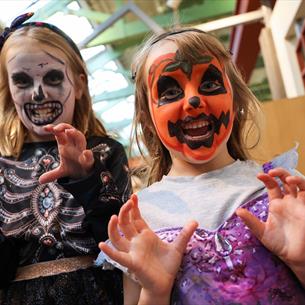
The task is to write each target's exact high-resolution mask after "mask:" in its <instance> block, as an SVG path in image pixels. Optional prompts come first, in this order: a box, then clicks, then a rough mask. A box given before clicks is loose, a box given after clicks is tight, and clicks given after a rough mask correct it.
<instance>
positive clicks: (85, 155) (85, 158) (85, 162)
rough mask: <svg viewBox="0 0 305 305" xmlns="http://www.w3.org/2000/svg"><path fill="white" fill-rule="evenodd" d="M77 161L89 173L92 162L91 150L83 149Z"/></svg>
mask: <svg viewBox="0 0 305 305" xmlns="http://www.w3.org/2000/svg"><path fill="white" fill-rule="evenodd" d="M79 163H80V164H81V166H82V167H83V169H84V170H85V171H87V172H88V173H89V172H90V171H91V169H92V167H93V164H94V157H93V152H92V151H91V150H90V149H87V150H84V151H83V152H82V154H81V155H80V157H79Z"/></svg>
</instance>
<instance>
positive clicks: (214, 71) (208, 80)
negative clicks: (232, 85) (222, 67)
mask: <svg viewBox="0 0 305 305" xmlns="http://www.w3.org/2000/svg"><path fill="white" fill-rule="evenodd" d="M198 92H199V93H200V94H202V95H218V94H223V93H227V90H226V88H225V86H224V83H223V77H222V73H221V71H219V70H218V68H217V67H215V66H214V65H213V64H210V65H209V67H208V69H207V70H206V71H205V73H204V74H203V76H202V79H201V84H200V86H199V88H198Z"/></svg>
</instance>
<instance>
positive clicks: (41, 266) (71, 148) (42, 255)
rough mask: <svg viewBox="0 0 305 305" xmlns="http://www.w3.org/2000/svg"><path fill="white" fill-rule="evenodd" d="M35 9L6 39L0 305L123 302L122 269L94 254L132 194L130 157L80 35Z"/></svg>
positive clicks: (1, 77)
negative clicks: (106, 123)
mask: <svg viewBox="0 0 305 305" xmlns="http://www.w3.org/2000/svg"><path fill="white" fill-rule="evenodd" d="M31 16H32V14H25V15H22V16H20V17H18V18H17V19H16V20H15V21H14V22H13V23H12V25H11V27H10V28H6V29H5V31H4V32H3V33H2V35H1V37H0V45H1V53H0V61H1V63H0V69H1V71H0V108H1V109H0V134H1V141H0V154H1V157H0V170H1V171H0V202H1V207H0V258H1V259H0V270H1V271H0V274H1V275H0V277H1V278H0V284H1V285H0V303H1V304H31V305H32V304H66V305H69V304H73V305H75V304H121V303H122V281H121V278H122V277H121V274H120V273H121V272H120V271H118V270H117V271H118V272H117V271H108V270H102V269H101V268H99V269H98V268H95V267H93V261H94V258H95V256H96V254H97V253H98V246H97V245H98V242H100V241H102V240H106V239H107V237H108V235H107V224H108V221H109V219H110V217H111V215H112V214H116V213H118V212H119V209H120V207H121V205H122V203H123V202H125V201H126V200H127V199H128V198H129V195H130V183H129V178H128V167H127V158H126V154H125V152H124V149H123V147H122V145H121V144H120V143H118V142H117V141H115V140H114V139H112V138H110V137H109V136H108V135H107V133H106V131H105V129H104V127H103V125H102V124H101V123H100V122H99V121H98V120H97V118H96V117H95V115H94V113H93V110H92V107H91V98H90V95H89V90H88V84H87V72H86V67H85V63H84V61H83V59H82V57H81V54H80V52H79V50H78V49H77V47H76V45H75V44H74V42H73V41H72V40H71V39H70V38H69V37H68V36H66V35H65V34H64V33H63V32H62V31H61V30H60V29H58V28H57V27H55V26H53V25H50V24H47V23H38V22H28V23H24V21H25V20H27V19H28V18H29V17H31ZM84 135H85V136H84ZM61 177H64V178H61ZM58 178H61V179H58ZM56 179H58V181H56Z"/></svg>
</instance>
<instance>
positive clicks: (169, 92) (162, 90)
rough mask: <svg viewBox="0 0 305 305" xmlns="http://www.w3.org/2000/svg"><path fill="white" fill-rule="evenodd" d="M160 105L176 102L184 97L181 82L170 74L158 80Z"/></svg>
mask: <svg viewBox="0 0 305 305" xmlns="http://www.w3.org/2000/svg"><path fill="white" fill-rule="evenodd" d="M157 88H158V106H162V105H165V104H168V103H172V102H176V101H178V100H180V99H181V98H183V97H184V91H183V90H182V89H181V87H180V85H179V83H178V82H177V81H176V80H175V79H174V78H172V77H170V76H161V77H160V78H159V79H158V82H157Z"/></svg>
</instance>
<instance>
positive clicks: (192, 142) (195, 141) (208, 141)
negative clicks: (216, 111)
mask: <svg viewBox="0 0 305 305" xmlns="http://www.w3.org/2000/svg"><path fill="white" fill-rule="evenodd" d="M229 121H230V111H228V112H227V113H226V114H225V113H224V112H222V113H221V115H220V116H219V118H216V117H215V116H214V115H213V114H210V115H206V114H204V113H202V114H200V115H199V116H197V117H190V116H188V117H186V118H185V119H183V120H178V121H177V122H176V123H173V122H170V121H169V122H168V131H169V135H170V136H171V137H176V138H177V139H178V141H179V142H180V143H185V144H187V145H188V146H189V147H190V148H191V149H197V148H199V147H201V146H204V147H207V148H210V147H211V146H212V145H213V141H214V135H215V133H216V134H219V131H220V127H221V126H222V125H224V127H225V128H227V127H228V124H229Z"/></svg>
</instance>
